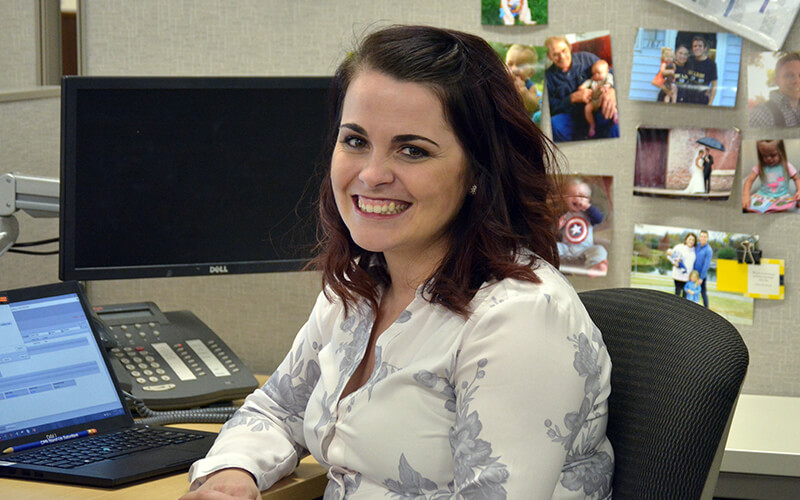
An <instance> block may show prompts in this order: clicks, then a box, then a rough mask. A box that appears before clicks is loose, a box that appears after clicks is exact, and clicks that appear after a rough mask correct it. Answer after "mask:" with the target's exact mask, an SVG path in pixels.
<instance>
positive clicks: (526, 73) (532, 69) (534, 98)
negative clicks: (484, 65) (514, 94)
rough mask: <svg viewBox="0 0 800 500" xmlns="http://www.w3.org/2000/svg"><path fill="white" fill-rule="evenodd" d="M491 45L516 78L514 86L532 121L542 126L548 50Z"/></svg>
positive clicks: (495, 43) (506, 44)
mask: <svg viewBox="0 0 800 500" xmlns="http://www.w3.org/2000/svg"><path fill="white" fill-rule="evenodd" d="M489 45H491V46H492V48H494V50H495V52H497V54H498V55H499V56H500V58H501V59H503V60H504V61H505V62H506V66H508V70H509V71H510V72H511V74H512V75H513V76H514V84H515V85H516V86H517V91H518V92H519V94H520V97H521V98H522V102H523V104H524V105H525V109H526V110H527V111H528V114H529V115H530V116H531V119H532V120H533V121H534V122H535V123H536V124H537V125H541V122H542V104H543V103H542V94H543V93H544V61H545V59H546V57H547V51H546V49H545V48H544V47H534V46H532V45H522V44H519V43H499V42H489Z"/></svg>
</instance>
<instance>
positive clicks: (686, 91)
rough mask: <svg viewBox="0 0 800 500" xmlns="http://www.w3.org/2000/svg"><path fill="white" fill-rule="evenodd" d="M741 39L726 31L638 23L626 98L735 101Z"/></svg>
mask: <svg viewBox="0 0 800 500" xmlns="http://www.w3.org/2000/svg"><path fill="white" fill-rule="evenodd" d="M741 55H742V39H741V37H739V36H737V35H733V34H730V33H698V32H693V31H678V30H654V29H644V28H639V31H638V32H637V35H636V41H635V42H634V50H633V65H632V68H631V86H630V92H629V98H630V99H631V100H637V101H650V102H659V103H667V104H676V103H681V104H701V105H706V106H727V107H733V106H734V105H735V104H736V92H737V90H738V87H739V80H738V75H739V66H740V64H741Z"/></svg>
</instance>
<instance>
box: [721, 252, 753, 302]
mask: <svg viewBox="0 0 800 500" xmlns="http://www.w3.org/2000/svg"><path fill="white" fill-rule="evenodd" d="M717 290H719V291H721V292H733V293H744V294H746V293H747V264H739V263H738V262H737V261H735V260H728V259H717Z"/></svg>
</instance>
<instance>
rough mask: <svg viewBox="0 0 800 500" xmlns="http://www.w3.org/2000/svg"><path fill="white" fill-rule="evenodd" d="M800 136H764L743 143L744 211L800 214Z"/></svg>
mask: <svg viewBox="0 0 800 500" xmlns="http://www.w3.org/2000/svg"><path fill="white" fill-rule="evenodd" d="M790 158H795V159H796V160H795V161H798V160H797V159H800V139H785V140H784V139H762V140H757V141H747V142H745V143H744V144H742V178H743V179H744V180H743V181H742V212H744V213H762V214H763V213H778V212H792V213H798V211H800V210H798V206H797V204H798V202H800V176H799V175H798V173H797V169H796V168H795V166H794V165H793V164H792V162H791V161H790V160H789V159H790Z"/></svg>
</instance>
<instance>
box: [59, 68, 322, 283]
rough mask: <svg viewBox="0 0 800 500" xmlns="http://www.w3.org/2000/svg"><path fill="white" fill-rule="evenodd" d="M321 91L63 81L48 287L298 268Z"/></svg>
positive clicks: (308, 231)
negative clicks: (57, 209) (54, 268)
mask: <svg viewBox="0 0 800 500" xmlns="http://www.w3.org/2000/svg"><path fill="white" fill-rule="evenodd" d="M330 82H331V79H330V78H327V77H305V78H303V77H67V78H64V80H63V83H62V116H61V121H62V127H61V133H62V141H61V143H62V145H61V213H60V216H61V220H60V237H61V249H60V257H59V277H60V278H61V279H62V280H72V279H74V280H96V279H124V278H147V277H168V276H190V275H208V274H233V273H251V272H272V271H292V270H298V269H300V268H302V266H303V265H304V264H305V263H306V262H308V260H309V258H310V257H311V252H312V249H313V246H314V243H315V221H314V218H315V217H314V215H315V214H314V210H315V207H314V202H315V200H316V197H317V193H318V188H319V182H320V179H321V172H322V170H323V169H322V168H321V167H322V165H323V164H324V162H325V158H323V155H322V151H323V146H324V143H325V140H326V137H327V134H328V118H327V99H328V89H329V87H330Z"/></svg>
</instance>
